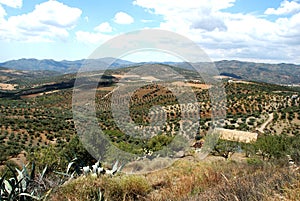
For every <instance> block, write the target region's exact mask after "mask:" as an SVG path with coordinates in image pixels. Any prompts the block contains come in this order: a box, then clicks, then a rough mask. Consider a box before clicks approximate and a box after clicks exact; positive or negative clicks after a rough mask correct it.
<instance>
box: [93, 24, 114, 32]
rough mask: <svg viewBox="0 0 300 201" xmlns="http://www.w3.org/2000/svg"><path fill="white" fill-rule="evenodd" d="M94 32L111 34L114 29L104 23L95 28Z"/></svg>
mask: <svg viewBox="0 0 300 201" xmlns="http://www.w3.org/2000/svg"><path fill="white" fill-rule="evenodd" d="M94 30H95V31H98V32H103V33H109V32H112V27H111V26H110V24H109V23H108V22H103V23H101V24H100V25H98V26H97V27H95V28H94Z"/></svg>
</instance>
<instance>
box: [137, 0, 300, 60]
mask: <svg viewBox="0 0 300 201" xmlns="http://www.w3.org/2000/svg"><path fill="white" fill-rule="evenodd" d="M234 3H235V0H201V1H199V0H189V1H186V0H176V1H174V0H151V1H149V0H135V1H134V2H133V4H134V5H137V6H140V7H142V8H144V9H145V10H146V11H147V12H149V13H151V14H154V15H159V16H161V17H162V19H163V21H162V22H161V23H160V25H159V27H157V28H160V29H165V30H169V31H174V32H176V33H179V34H182V35H184V36H186V37H188V38H190V39H191V40H193V41H195V42H196V43H198V44H199V45H200V46H201V47H202V48H203V49H204V50H205V51H206V52H207V53H208V54H209V56H210V57H211V58H213V59H230V58H238V57H239V58H245V59H249V60H255V59H258V58H260V60H266V61H267V60H273V61H275V60H278V61H280V62H281V61H283V60H284V58H285V59H286V60H285V61H286V62H293V61H297V62H299V60H300V57H299V55H298V56H295V52H299V49H300V13H299V14H294V15H292V16H290V17H286V18H278V19H277V20H275V21H272V20H269V19H268V18H266V17H265V16H257V15H255V14H253V13H246V14H242V13H229V12H228V11H226V10H225V9H226V8H229V7H232V6H234ZM286 4H287V3H286ZM289 5H294V6H296V4H295V2H294V3H292V4H291V2H289ZM297 5H298V4H297ZM284 7H285V8H286V7H288V6H284ZM296 7H297V6H296ZM280 12H281V13H292V12H295V9H294V10H293V11H291V10H289V9H286V11H285V12H283V11H280ZM298 30H299V31H298ZM291 55H293V56H294V57H292V56H291Z"/></svg>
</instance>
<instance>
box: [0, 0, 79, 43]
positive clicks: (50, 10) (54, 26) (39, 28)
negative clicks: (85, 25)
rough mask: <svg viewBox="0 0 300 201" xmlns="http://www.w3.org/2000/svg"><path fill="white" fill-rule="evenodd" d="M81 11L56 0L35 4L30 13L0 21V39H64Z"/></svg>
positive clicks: (26, 40) (28, 40)
mask: <svg viewBox="0 0 300 201" xmlns="http://www.w3.org/2000/svg"><path fill="white" fill-rule="evenodd" d="M81 13H82V11H81V10H80V9H78V8H72V7H69V6H67V5H65V4H63V3H60V2H58V1H47V2H44V3H41V4H38V5H36V6H35V9H34V10H33V11H32V12H31V13H27V14H23V15H17V16H11V17H9V18H8V19H7V20H4V21H2V22H1V23H0V39H2V40H8V41H15V40H16V41H24V42H39V41H52V40H57V39H59V40H66V39H67V37H68V36H69V30H70V29H72V28H74V27H75V25H76V22H77V20H78V19H79V17H80V16H81Z"/></svg>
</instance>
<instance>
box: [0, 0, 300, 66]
mask: <svg viewBox="0 0 300 201" xmlns="http://www.w3.org/2000/svg"><path fill="white" fill-rule="evenodd" d="M148 28H156V29H161V30H168V31H172V32H175V33H178V34H181V35H183V36H185V37H187V38H189V39H190V40H192V41H194V42H195V43H197V44H198V45H199V46H200V47H201V48H202V49H203V50H204V51H205V52H206V53H207V54H208V56H209V57H210V58H211V59H212V60H233V59H234V60H241V61H254V62H269V63H283V62H284V63H295V64H300V1H299V0H113V1H112V0H110V1H109V0H85V1H83V0H57V1H56V0H49V1H45V0H0V47H1V54H0V62H4V61H7V60H12V59H20V58H37V59H54V60H58V61H60V60H79V59H84V58H88V57H89V55H90V54H91V53H92V52H93V51H94V50H95V49H96V48H97V47H99V46H100V45H101V44H103V43H104V42H106V41H107V40H109V39H112V38H114V37H116V36H118V35H120V34H124V33H126V32H130V31H135V30H143V29H148ZM149 55H151V54H149V53H148V54H145V55H144V58H143V55H137V56H136V57H135V56H131V57H130V59H131V60H133V61H142V60H143V59H144V60H147V59H146V57H147V56H149ZM153 55H155V54H153ZM150 57H151V56H149V58H148V59H149V60H151V59H153V58H150ZM160 59H164V60H168V59H172V58H171V57H168V56H162V57H161V58H160Z"/></svg>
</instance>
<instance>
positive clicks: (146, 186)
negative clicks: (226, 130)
mask: <svg viewBox="0 0 300 201" xmlns="http://www.w3.org/2000/svg"><path fill="white" fill-rule="evenodd" d="M297 179H299V175H298V173H296V172H293V171H291V170H290V169H288V168H283V167H276V166H272V165H249V164H247V163H243V162H232V161H218V162H203V161H202V162H194V161H189V160H184V159H183V160H178V161H177V162H175V163H174V164H173V165H172V166H171V167H169V168H166V169H163V170H160V171H156V172H151V173H148V174H140V175H125V174H121V175H117V176H114V177H106V176H103V177H100V178H79V179H76V180H74V181H72V182H70V183H68V184H66V185H64V186H62V187H60V188H58V189H57V190H56V191H55V193H53V195H52V200H55V201H58V200H75V201H76V200H96V199H97V195H98V193H99V190H101V192H103V193H104V195H105V198H107V199H108V200H113V201H118V200H120V201H121V200H147V201H156V200H160V201H163V200H166V201H167V200H216V201H219V200H228V201H229V200H241V201H242V200H274V201H275V200H299V197H300V193H299V192H300V191H299V189H300V182H299V180H297Z"/></svg>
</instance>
